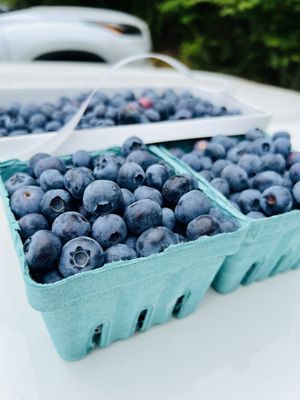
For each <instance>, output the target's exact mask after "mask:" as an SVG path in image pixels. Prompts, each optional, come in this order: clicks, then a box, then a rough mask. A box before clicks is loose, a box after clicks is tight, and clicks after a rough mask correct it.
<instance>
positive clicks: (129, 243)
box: [124, 235, 138, 251]
mask: <svg viewBox="0 0 300 400" xmlns="http://www.w3.org/2000/svg"><path fill="white" fill-rule="evenodd" d="M137 239H138V236H135V235H128V236H127V238H126V240H125V242H124V244H126V245H127V246H129V247H131V248H132V249H133V250H134V251H135V246H136V241H137Z"/></svg>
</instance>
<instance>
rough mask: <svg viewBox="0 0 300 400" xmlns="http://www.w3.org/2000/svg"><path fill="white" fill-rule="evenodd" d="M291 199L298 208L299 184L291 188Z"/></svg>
mask: <svg viewBox="0 0 300 400" xmlns="http://www.w3.org/2000/svg"><path fill="white" fill-rule="evenodd" d="M293 197H294V200H295V203H296V205H297V207H300V182H297V183H296V184H295V185H294V187H293Z"/></svg>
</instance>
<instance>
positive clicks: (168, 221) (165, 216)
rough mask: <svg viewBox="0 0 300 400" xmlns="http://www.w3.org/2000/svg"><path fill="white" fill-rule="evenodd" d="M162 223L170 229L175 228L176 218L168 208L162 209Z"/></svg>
mask: <svg viewBox="0 0 300 400" xmlns="http://www.w3.org/2000/svg"><path fill="white" fill-rule="evenodd" d="M161 211H162V222H161V224H162V225H163V226H166V227H167V228H169V229H171V230H172V229H173V228H174V226H175V222H176V218H175V214H174V212H173V211H172V210H171V209H170V208H167V207H164V208H162V210H161Z"/></svg>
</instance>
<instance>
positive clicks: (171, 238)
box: [136, 226, 179, 257]
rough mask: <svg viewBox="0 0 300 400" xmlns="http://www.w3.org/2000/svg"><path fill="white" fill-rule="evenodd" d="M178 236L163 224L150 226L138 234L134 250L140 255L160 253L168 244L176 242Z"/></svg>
mask: <svg viewBox="0 0 300 400" xmlns="http://www.w3.org/2000/svg"><path fill="white" fill-rule="evenodd" d="M178 243H179V240H178V237H177V236H176V234H175V233H174V232H172V231H171V230H170V229H168V228H166V227H165V226H158V227H157V228H150V229H148V230H146V231H145V232H144V233H142V234H141V236H139V238H138V240H137V242H136V251H137V253H138V255H139V256H140V257H147V256H150V255H151V254H156V253H161V252H163V251H164V250H165V249H166V248H168V247H169V246H172V245H174V244H178Z"/></svg>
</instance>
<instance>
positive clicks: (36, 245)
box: [24, 230, 61, 272]
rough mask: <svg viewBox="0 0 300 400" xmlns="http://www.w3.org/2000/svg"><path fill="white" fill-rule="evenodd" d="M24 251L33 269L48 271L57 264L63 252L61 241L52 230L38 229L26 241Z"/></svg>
mask: <svg viewBox="0 0 300 400" xmlns="http://www.w3.org/2000/svg"><path fill="white" fill-rule="evenodd" d="M24 253H25V259H26V262H27V264H28V266H29V267H30V269H31V270H33V271H38V272H47V271H50V270H51V269H54V268H55V267H56V265H57V262H58V260H59V257H60V253H61V243H60V240H59V239H58V237H56V236H55V235H54V234H53V233H52V232H50V231H47V230H41V231H37V232H36V233H34V234H33V235H32V236H31V237H30V238H29V239H27V240H26V242H25V243H24Z"/></svg>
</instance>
